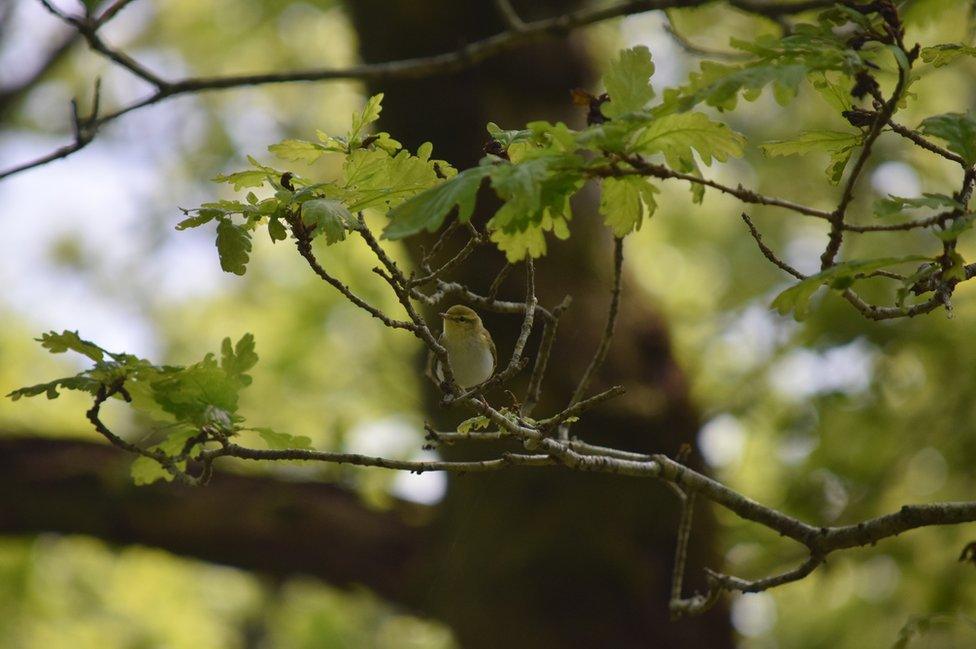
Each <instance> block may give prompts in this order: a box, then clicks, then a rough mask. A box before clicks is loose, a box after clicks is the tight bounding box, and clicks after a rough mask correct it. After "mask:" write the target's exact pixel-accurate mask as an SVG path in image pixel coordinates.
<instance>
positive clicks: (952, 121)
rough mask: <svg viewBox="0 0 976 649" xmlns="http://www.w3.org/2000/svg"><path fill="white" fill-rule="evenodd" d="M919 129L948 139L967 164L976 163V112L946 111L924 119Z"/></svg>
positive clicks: (950, 146) (951, 148)
mask: <svg viewBox="0 0 976 649" xmlns="http://www.w3.org/2000/svg"><path fill="white" fill-rule="evenodd" d="M919 130H920V131H921V132H922V133H923V134H924V135H931V136H933V137H937V138H940V139H942V140H945V141H946V145H947V146H948V148H949V150H950V151H952V152H953V153H958V154H959V155H960V156H962V158H963V160H965V161H966V164H967V165H972V164H976V114H974V113H973V112H968V113H965V114H963V113H945V114H943V115H934V116H932V117H928V118H926V119H924V120H922V123H921V124H920V125H919Z"/></svg>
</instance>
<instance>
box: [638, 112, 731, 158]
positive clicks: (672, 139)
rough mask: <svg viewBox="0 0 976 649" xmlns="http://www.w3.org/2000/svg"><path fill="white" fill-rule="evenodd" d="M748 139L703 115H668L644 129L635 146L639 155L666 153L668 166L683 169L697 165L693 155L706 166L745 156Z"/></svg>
mask: <svg viewBox="0 0 976 649" xmlns="http://www.w3.org/2000/svg"><path fill="white" fill-rule="evenodd" d="M743 144H745V137H743V136H742V135H741V134H739V133H736V132H735V131H733V130H732V129H730V128H729V127H728V126H726V125H725V124H720V123H718V122H713V121H712V120H710V119H709V118H708V117H706V116H705V115H703V114H702V113H680V114H676V115H664V116H662V117H659V118H657V119H655V120H653V121H652V122H651V123H650V124H649V125H648V126H647V127H645V128H644V129H642V130H641V131H640V132H639V133H638V134H637V137H636V139H635V141H634V143H633V150H634V151H636V152H638V153H644V154H653V153H663V154H664V158H665V159H666V160H667V162H668V164H669V165H671V166H672V167H674V168H676V169H681V168H683V167H686V166H687V165H689V164H693V163H694V157H693V155H692V151H695V152H697V153H698V155H699V156H700V157H701V160H702V162H704V163H705V165H706V166H710V165H711V164H712V160H713V159H714V160H718V161H719V162H725V161H726V160H728V159H729V158H730V157H739V156H741V155H742V153H743V150H742V145H743Z"/></svg>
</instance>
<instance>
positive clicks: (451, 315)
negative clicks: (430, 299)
mask: <svg viewBox="0 0 976 649" xmlns="http://www.w3.org/2000/svg"><path fill="white" fill-rule="evenodd" d="M440 316H441V317H442V318H443V319H444V333H442V334H441V337H440V343H441V345H443V346H444V349H446V350H447V360H448V363H450V365H451V373H452V374H454V380H455V381H457V384H458V385H460V386H461V387H462V388H464V389H468V388H473V387H474V386H476V385H480V384H482V383H484V382H485V381H487V380H488V379H489V378H490V377H491V375H492V373H494V371H495V363H496V362H497V358H498V357H497V354H496V352H495V343H494V341H493V340H492V339H491V334H490V333H488V330H487V329H485V327H484V325H483V324H481V318H479V317H478V314H477V313H475V312H474V310H473V309H470V308H468V307H466V306H464V305H463V304H455V305H454V306H452V307H451V308H450V309H448V310H447V311H445V312H444V313H441V314H440ZM437 377H438V379H439V380H443V378H444V377H443V375H442V372H441V371H440V367H438V368H437Z"/></svg>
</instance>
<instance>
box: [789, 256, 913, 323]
mask: <svg viewBox="0 0 976 649" xmlns="http://www.w3.org/2000/svg"><path fill="white" fill-rule="evenodd" d="M925 259H928V258H927V257H922V256H920V255H911V256H907V257H885V258H883V259H863V260H855V261H848V262H844V263H840V264H837V265H836V266H831V267H830V268H828V269H827V270H824V271H821V272H819V273H817V274H816V275H811V276H810V277H808V278H806V279H804V280H802V281H800V282H797V283H796V284H794V285H793V286H791V287H789V288H788V289H786V290H785V291H783V292H782V293H780V294H779V295H777V296H776V299H774V300H773V303H772V305H770V306H771V307H772V308H773V309H775V310H776V311H778V312H779V313H780V315H786V314H788V313H790V312H792V313H793V317H794V318H796V319H797V320H803V319H804V318H806V316H807V315H808V314H809V313H810V298H811V297H813V294H814V293H815V292H816V291H817V289H818V288H820V287H821V286H822V285H824V284H828V285H831V287H836V288H837V289H838V290H843V289H844V288H848V287H850V285H851V283H853V280H855V279H858V278H859V277H861V276H863V275H866V274H868V273H871V272H873V271H876V270H881V269H882V268H887V267H889V266H894V265H896V264H901V263H904V262H909V261H922V260H925ZM848 280H850V281H848Z"/></svg>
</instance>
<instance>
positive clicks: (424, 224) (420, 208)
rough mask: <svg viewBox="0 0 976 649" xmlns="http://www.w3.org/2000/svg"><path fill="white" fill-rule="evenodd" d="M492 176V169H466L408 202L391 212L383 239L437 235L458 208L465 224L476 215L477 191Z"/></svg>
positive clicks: (483, 167) (459, 216)
mask: <svg viewBox="0 0 976 649" xmlns="http://www.w3.org/2000/svg"><path fill="white" fill-rule="evenodd" d="M490 173H491V168H490V167H487V166H481V167H474V168H472V169H467V170H465V171H462V172H460V173H459V174H457V175H456V176H454V177H453V178H451V179H449V180H445V181H443V182H442V183H440V184H439V185H436V186H434V187H433V188H431V189H428V190H427V191H424V192H421V193H419V194H417V195H416V196H413V197H412V198H409V199H407V200H406V201H404V202H403V203H401V204H400V205H398V206H396V207H394V208H393V209H392V210H390V211H389V212H388V214H387V215H388V216H389V218H390V223H389V225H387V226H386V229H384V230H383V237H384V238H386V239H403V238H404V237H408V236H410V235H412V234H416V233H418V232H420V231H422V230H427V231H428V232H436V231H437V229H438V228H440V227H441V224H442V223H444V218H445V217H446V216H447V214H448V213H449V212H450V211H451V210H452V209H454V208H455V207H457V208H458V214H457V218H458V220H459V221H461V222H462V223H464V222H466V221H467V220H468V219H470V218H471V214H472V213H473V212H474V205H475V198H476V197H477V194H478V188H479V187H480V186H481V182H482V181H483V180H484V179H485V178H486V177H487V176H488V175H489V174H490Z"/></svg>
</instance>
